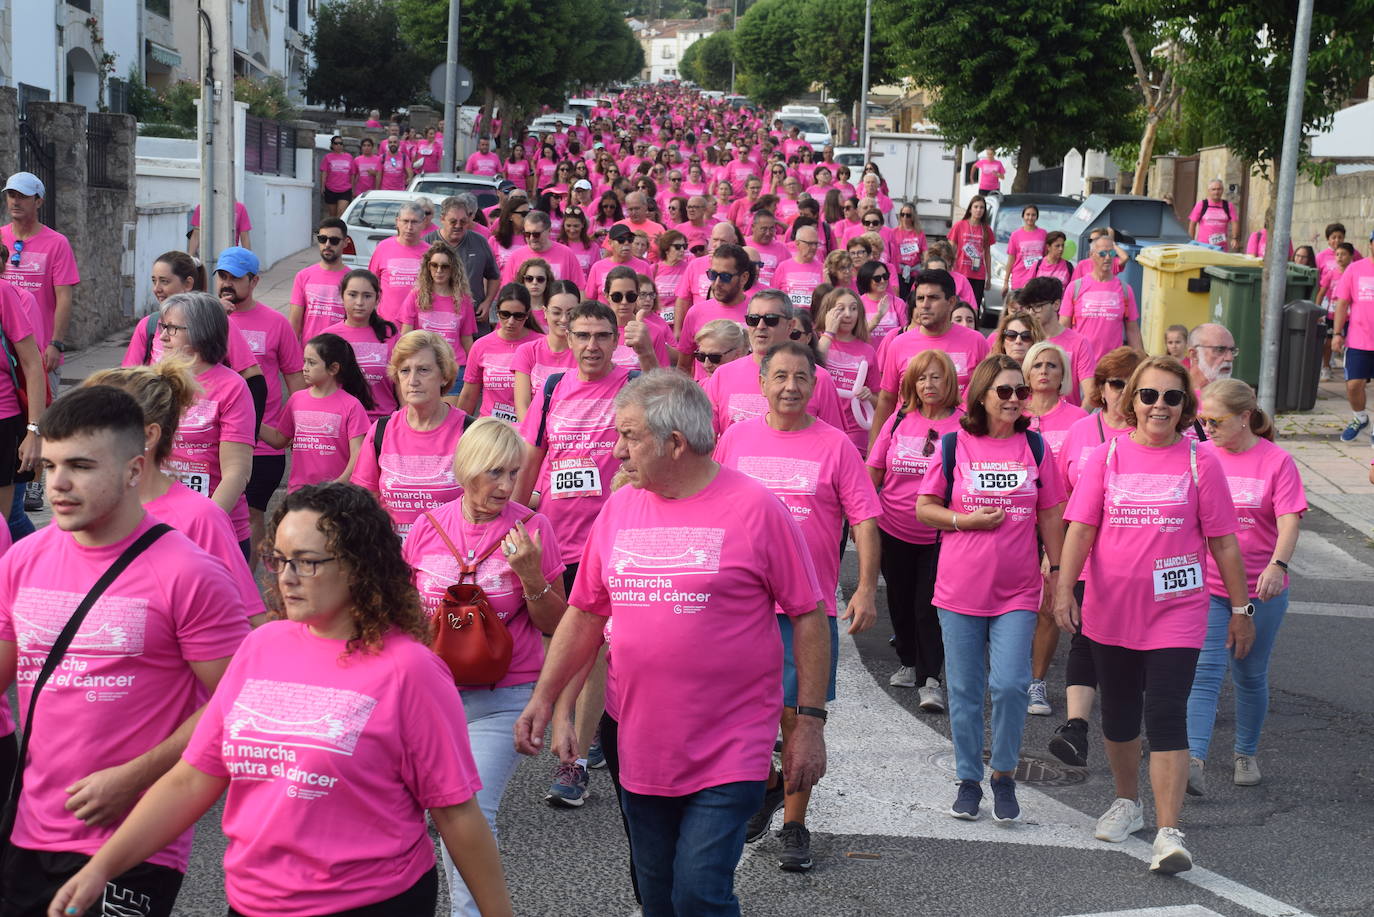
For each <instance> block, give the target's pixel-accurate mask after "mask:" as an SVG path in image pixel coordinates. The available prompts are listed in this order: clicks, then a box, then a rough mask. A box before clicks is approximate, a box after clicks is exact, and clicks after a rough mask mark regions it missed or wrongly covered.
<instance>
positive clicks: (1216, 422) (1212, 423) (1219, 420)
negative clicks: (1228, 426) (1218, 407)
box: [1197, 414, 1236, 430]
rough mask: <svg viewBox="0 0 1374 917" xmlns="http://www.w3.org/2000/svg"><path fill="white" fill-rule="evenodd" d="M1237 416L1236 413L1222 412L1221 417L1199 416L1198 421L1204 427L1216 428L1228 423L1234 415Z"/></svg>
mask: <svg viewBox="0 0 1374 917" xmlns="http://www.w3.org/2000/svg"><path fill="white" fill-rule="evenodd" d="M1235 416H1236V415H1235V414H1222V415H1221V416H1220V417H1199V418H1198V419H1197V422H1198V423H1200V424H1202V425H1203V426H1204V427H1211V428H1212V429H1214V430H1215V429H1216V428H1217V427H1219V426H1221V425H1222V424H1224V423H1226V421H1228V420H1230V419H1231V418H1232V417H1235Z"/></svg>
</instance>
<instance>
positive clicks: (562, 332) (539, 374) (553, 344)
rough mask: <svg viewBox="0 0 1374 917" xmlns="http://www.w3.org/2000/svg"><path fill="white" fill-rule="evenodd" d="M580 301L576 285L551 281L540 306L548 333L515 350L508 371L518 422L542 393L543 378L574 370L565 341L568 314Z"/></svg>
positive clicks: (574, 360) (580, 297) (572, 359)
mask: <svg viewBox="0 0 1374 917" xmlns="http://www.w3.org/2000/svg"><path fill="white" fill-rule="evenodd" d="M581 301H582V294H581V292H580V291H579V290H578V289H577V284H575V283H573V282H572V281H571V280H557V281H554V283H553V284H551V285H550V287H549V294H548V303H547V305H545V307H544V318H545V327H546V328H547V329H548V331H547V332H546V333H545V334H544V336H543V337H536V338H533V339H532V340H529V341H526V342H525V343H524V344H521V345H520V346H519V347H518V348H516V351H515V358H514V359H513V360H512V361H511V369H512V370H513V371H514V372H515V415H516V417H518V418H519V419H520V420H522V421H523V420H524V419H525V412H526V411H528V410H529V409H530V402H531V401H532V400H533V398H534V393H535V392H536V391H542V390H543V387H544V380H545V379H547V378H548V377H549V376H550V375H552V374H553V373H557V372H566V371H567V370H570V369H574V368H576V366H577V359H576V358H575V357H574V356H573V352H572V345H571V343H570V342H569V341H568V313H569V312H571V311H572V308H573V306H575V305H577V304H578V303H579V302H581Z"/></svg>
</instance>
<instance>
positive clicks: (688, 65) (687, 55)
mask: <svg viewBox="0 0 1374 917" xmlns="http://www.w3.org/2000/svg"><path fill="white" fill-rule="evenodd" d="M734 53H735V33H734V32H731V31H729V30H726V31H722V32H716V33H714V34H711V35H707V36H706V37H705V38H700V39H698V40H696V41H694V42H692V43H691V44H690V45H688V46H687V50H686V51H685V52H683V55H682V65H681V66H680V67H679V68H678V70H679V72H680V73H681V74H682V75H683V77H685V78H686V79H689V80H691V81H692V82H694V83H696V84H697V85H698V86H700V87H701V88H703V89H712V90H716V91H717V92H724V91H725V90H728V89H729V88H730V62H731V60H732V59H733V57H734Z"/></svg>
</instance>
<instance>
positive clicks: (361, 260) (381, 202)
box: [343, 191, 443, 267]
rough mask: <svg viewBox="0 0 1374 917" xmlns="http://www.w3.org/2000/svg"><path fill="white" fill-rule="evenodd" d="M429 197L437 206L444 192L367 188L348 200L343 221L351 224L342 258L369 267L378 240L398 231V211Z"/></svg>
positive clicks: (347, 261)
mask: <svg viewBox="0 0 1374 917" xmlns="http://www.w3.org/2000/svg"><path fill="white" fill-rule="evenodd" d="M422 199H428V200H429V202H430V203H432V204H434V205H435V206H436V207H437V206H438V204H439V201H440V200H442V199H443V195H440V196H435V195H433V194H421V193H420V192H418V191H364V192H363V193H362V194H360V195H358V196H357V197H355V198H354V199H353V200H352V202H350V203H349V205H348V209H347V210H345V211H344V214H343V221H344V223H345V224H347V225H348V238H347V239H346V240H344V247H343V261H344V264H347V265H348V266H349V267H367V263H368V262H369V261H371V260H372V252H373V251H374V250H375V249H376V248H377V243H378V242H380V241H382V240H383V239H386V238H389V237H391V236H394V235H396V213H397V212H398V211H399V210H400V209H401V205H402V204H408V203H410V202H412V201H418V200H422Z"/></svg>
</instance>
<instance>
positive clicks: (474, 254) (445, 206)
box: [425, 191, 501, 323]
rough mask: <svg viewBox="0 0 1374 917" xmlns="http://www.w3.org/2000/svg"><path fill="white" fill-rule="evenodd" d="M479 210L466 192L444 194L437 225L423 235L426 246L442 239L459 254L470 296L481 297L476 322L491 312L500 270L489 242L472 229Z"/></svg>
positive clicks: (477, 304)
mask: <svg viewBox="0 0 1374 917" xmlns="http://www.w3.org/2000/svg"><path fill="white" fill-rule="evenodd" d="M480 209H481V208H480V207H479V206H478V204H477V197H476V195H473V194H471V193H469V192H467V191H462V192H459V193H458V194H455V195H453V196H451V197H446V198H444V200H443V201H442V202H441V203H440V205H439V228H438V229H436V230H434V231H433V232H431V233H429V234H427V235H426V236H425V244H426V245H428V244H431V243H433V242H436V241H439V240H441V239H442V240H443V241H445V242H447V243H448V245H449V248H451V249H453V250H454V251H455V252H456V253H457V254H458V260H459V262H460V263H461V264H462V265H463V271H464V272H465V273H466V274H467V277H468V289H469V290H472V291H473V298H474V299H476V297H477V295H478V293H479V292H480V293H481V296H482V299H481V302H478V303H476V304H475V306H476V312H477V317H478V321H479V323H480V322H482V320H483V319H484V318H485V317H486V315H487V314H488V313H489V312H490V311H491V304H492V302H493V301H495V299H496V291H497V290H499V289H500V288H501V270H500V268H499V267H497V264H496V256H495V255H493V254H492V251H491V245H489V244H488V243H487V240H486V239H485V238H483V236H482V234H481V233H479V232H477V231H476V230H473V229H472V223H473V220H474V219H475V218H476V215H477V213H478V212H479V211H480Z"/></svg>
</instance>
